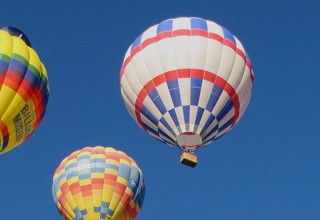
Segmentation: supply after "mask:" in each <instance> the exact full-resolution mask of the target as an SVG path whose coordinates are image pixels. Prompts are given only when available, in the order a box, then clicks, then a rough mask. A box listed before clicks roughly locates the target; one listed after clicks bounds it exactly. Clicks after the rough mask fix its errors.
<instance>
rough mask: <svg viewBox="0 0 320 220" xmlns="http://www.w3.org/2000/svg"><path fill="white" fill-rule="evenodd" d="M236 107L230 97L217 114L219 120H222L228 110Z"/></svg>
mask: <svg viewBox="0 0 320 220" xmlns="http://www.w3.org/2000/svg"><path fill="white" fill-rule="evenodd" d="M233 107H234V104H233V101H232V99H229V101H228V102H227V103H226V104H225V106H224V107H223V108H222V109H221V111H220V112H219V114H218V115H217V120H218V121H220V120H222V119H223V118H224V117H225V116H226V115H227V114H228V112H229V111H230V110H231V109H232V108H233Z"/></svg>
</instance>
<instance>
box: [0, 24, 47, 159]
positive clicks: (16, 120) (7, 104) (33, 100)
mask: <svg viewBox="0 0 320 220" xmlns="http://www.w3.org/2000/svg"><path fill="white" fill-rule="evenodd" d="M2 29H3V30H0V154H1V153H5V152H7V151H9V150H11V149H13V148H14V147H16V146H18V145H19V144H21V143H22V142H24V141H25V140H26V139H28V138H29V137H30V135H31V134H32V133H33V132H34V130H35V129H36V128H37V127H38V125H39V124H40V122H41V121H42V118H43V116H44V113H45V109H46V105H47V101H48V96H49V84H48V76H47V72H46V69H45V66H44V65H43V64H42V62H41V61H40V58H39V56H38V54H37V53H36V52H35V51H34V50H33V49H32V48H31V47H30V46H28V45H27V44H29V45H30V42H29V40H28V39H27V38H26V37H25V35H24V34H23V36H22V35H21V34H20V35H19V33H22V32H19V30H18V29H16V28H11V27H4V28H2ZM11 34H12V35H11ZM18 35H19V36H18ZM20 37H21V38H22V39H21V38H20ZM25 41H26V42H27V44H26V42H25ZM28 42H29V43H28Z"/></svg>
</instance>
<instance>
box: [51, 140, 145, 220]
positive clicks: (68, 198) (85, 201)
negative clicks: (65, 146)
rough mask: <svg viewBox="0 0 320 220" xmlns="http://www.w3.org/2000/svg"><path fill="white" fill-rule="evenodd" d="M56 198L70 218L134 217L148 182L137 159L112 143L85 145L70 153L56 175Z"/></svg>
mask: <svg viewBox="0 0 320 220" xmlns="http://www.w3.org/2000/svg"><path fill="white" fill-rule="evenodd" d="M52 192H53V198H54V201H55V203H56V205H57V207H58V210H59V211H60V213H61V215H62V217H63V219H66V220H102V219H109V220H110V219H112V220H133V219H134V218H135V217H136V216H137V214H138V212H139V211H140V209H141V206H142V203H143V199H144V195H145V185H144V179H143V174H142V172H141V170H140V168H139V167H138V165H137V164H136V162H135V161H134V160H133V159H132V158H130V157H129V156H127V155H126V154H125V153H124V152H121V151H117V150H115V149H114V148H111V147H107V148H104V147H101V146H97V147H85V148H83V149H82V150H78V151H76V152H73V153H72V154H71V155H70V156H68V157H66V158H65V159H64V160H63V161H62V162H61V164H60V165H59V167H58V168H57V170H56V171H55V173H54V176H53V185H52Z"/></svg>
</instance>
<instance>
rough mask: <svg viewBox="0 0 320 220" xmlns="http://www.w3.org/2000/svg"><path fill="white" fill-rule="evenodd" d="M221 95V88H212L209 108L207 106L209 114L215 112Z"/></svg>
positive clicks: (215, 86)
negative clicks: (214, 109)
mask: <svg viewBox="0 0 320 220" xmlns="http://www.w3.org/2000/svg"><path fill="white" fill-rule="evenodd" d="M221 93H222V89H221V88H220V87H219V86H217V85H214V86H213V88H212V92H211V94H210V98H209V101H208V103H207V106H206V110H208V111H209V112H212V110H213V108H214V106H215V105H216V103H217V101H218V99H219V97H220V95H221Z"/></svg>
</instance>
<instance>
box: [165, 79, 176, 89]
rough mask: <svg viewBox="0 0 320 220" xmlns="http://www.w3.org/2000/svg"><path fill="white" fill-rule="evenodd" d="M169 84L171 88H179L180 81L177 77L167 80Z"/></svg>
mask: <svg viewBox="0 0 320 220" xmlns="http://www.w3.org/2000/svg"><path fill="white" fill-rule="evenodd" d="M167 85H168V88H169V90H171V89H179V82H178V80H177V79H174V80H170V81H167Z"/></svg>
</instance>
